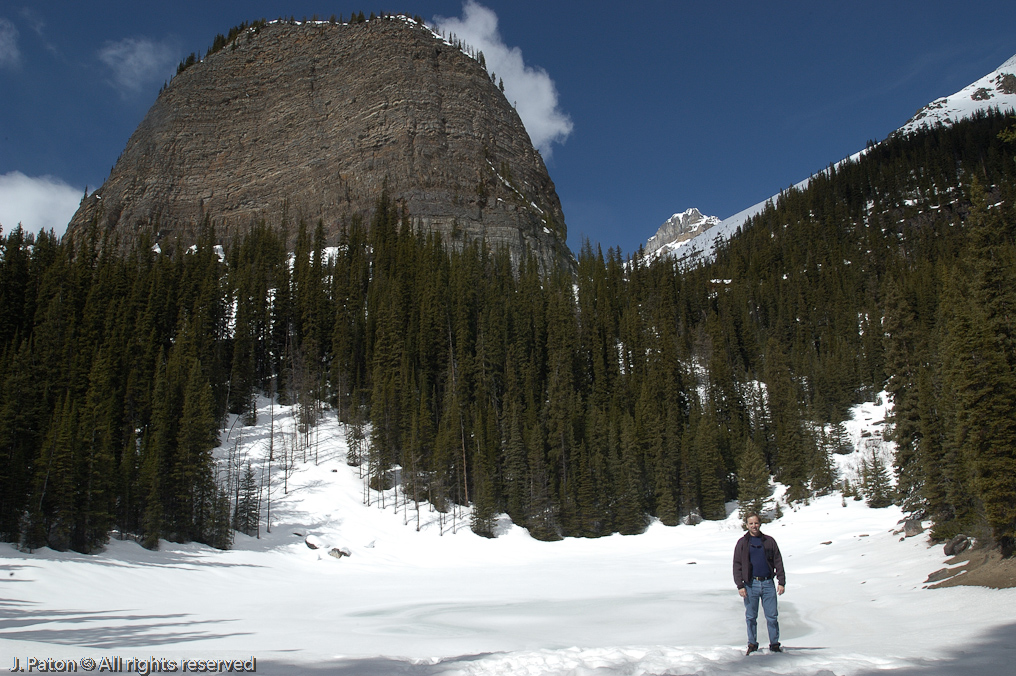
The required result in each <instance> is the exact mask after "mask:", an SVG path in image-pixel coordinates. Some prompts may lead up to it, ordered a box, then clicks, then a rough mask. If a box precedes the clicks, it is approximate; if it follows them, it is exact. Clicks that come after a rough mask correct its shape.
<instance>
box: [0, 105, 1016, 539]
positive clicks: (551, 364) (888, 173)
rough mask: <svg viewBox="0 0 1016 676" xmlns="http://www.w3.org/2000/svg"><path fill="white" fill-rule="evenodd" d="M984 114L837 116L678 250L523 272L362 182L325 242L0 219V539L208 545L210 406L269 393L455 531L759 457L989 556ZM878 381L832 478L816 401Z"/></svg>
mask: <svg viewBox="0 0 1016 676" xmlns="http://www.w3.org/2000/svg"><path fill="white" fill-rule="evenodd" d="M1012 129H1013V119H1012V118H1011V117H1008V116H1006V115H1003V114H1000V113H998V112H997V111H996V112H992V113H987V114H983V115H979V116H977V117H975V118H974V119H971V120H968V121H965V122H961V123H957V124H956V125H954V126H951V127H938V128H935V129H930V130H926V131H923V132H920V133H916V134H911V135H908V136H893V137H890V138H889V139H887V140H885V141H884V142H882V143H878V144H874V143H872V144H869V146H868V148H867V149H866V152H865V153H863V154H862V156H861V157H860V158H859V159H857V160H856V161H846V162H843V163H841V164H839V165H836V166H830V167H829V169H828V170H826V171H825V172H822V173H820V174H819V175H816V176H815V177H813V178H812V180H811V182H810V184H809V185H808V187H807V188H806V189H803V190H794V189H791V190H788V191H787V192H785V193H783V194H782V195H781V196H780V198H779V200H778V201H777V203H776V204H775V205H770V206H769V207H767V208H766V210H765V211H763V212H762V213H761V214H759V215H758V216H756V217H754V218H752V219H751V221H750V222H749V223H748V224H746V226H745V227H744V228H743V229H742V231H740V232H739V233H738V234H737V235H735V236H734V237H733V238H732V239H730V240H729V241H727V242H725V243H723V244H722V245H720V246H719V248H718V250H717V254H716V257H715V259H714V260H713V261H711V262H709V263H706V264H699V265H693V266H688V265H684V264H681V263H679V262H676V261H673V260H658V261H655V262H652V263H651V264H650V263H647V262H646V261H645V259H643V258H642V257H641V256H640V255H635V256H632V257H627V258H626V257H624V256H622V254H621V252H620V251H619V250H614V249H610V250H607V251H606V252H604V251H603V250H602V249H601V248H600V247H599V246H597V245H595V244H593V243H588V242H587V243H586V244H585V245H584V246H583V247H582V250H581V251H580V252H579V254H578V257H577V261H576V265H575V267H574V268H562V269H557V270H553V271H549V272H548V271H541V270H540V269H539V268H538V266H537V265H536V263H535V260H534V259H526V258H522V259H521V260H519V259H513V258H512V256H511V254H510V253H509V252H507V251H502V250H489V249H488V248H487V247H486V246H485V245H484V244H483V242H473V243H460V244H461V245H460V246H455V247H451V248H450V247H448V246H446V244H445V243H443V242H442V241H441V240H440V239H438V238H436V237H435V236H433V235H427V234H423V233H418V232H413V230H412V228H410V227H409V225H408V223H409V222H410V220H409V216H410V215H409V214H408V213H406V212H405V210H404V208H403V207H402V206H401V204H400V203H398V202H396V201H393V200H391V199H389V197H388V195H387V193H383V194H381V195H379V196H378V199H377V205H376V208H375V210H374V213H373V215H372V216H371V217H370V219H369V220H365V221H361V220H356V219H354V220H352V221H351V222H349V223H347V224H346V227H345V230H344V234H343V235H342V238H341V241H339V242H326V241H325V237H324V235H323V227H322V225H321V224H317V225H315V224H313V223H310V224H308V223H305V222H297V223H293V224H290V225H289V226H288V227H286V226H284V227H283V228H282V229H273V228H270V227H268V226H265V225H256V226H253V227H251V228H250V229H249V230H248V231H247V232H245V233H243V234H242V235H239V236H237V237H236V238H234V239H232V240H230V241H220V238H219V237H218V235H217V234H216V231H215V227H214V223H213V222H206V223H205V224H204V226H203V229H202V234H201V236H200V238H199V241H198V242H197V244H196V245H195V246H193V247H189V248H188V247H185V246H183V245H178V246H172V247H170V246H167V245H166V243H165V242H163V243H161V246H162V249H161V250H160V249H158V248H154V247H153V246H152V243H151V242H148V243H142V244H141V245H140V246H138V247H137V248H136V249H134V250H133V251H132V252H131V253H129V254H124V253H122V252H121V250H120V249H119V247H118V246H117V245H116V243H115V242H111V241H109V239H108V235H106V234H104V233H102V232H98V231H97V230H96V229H94V228H93V230H92V231H91V232H90V233H89V234H88V235H87V236H81V237H78V238H76V239H73V240H72V239H71V238H69V237H65V238H62V239H58V238H56V237H54V236H53V235H52V234H51V233H46V232H41V233H39V234H37V235H36V234H31V233H26V232H25V231H23V230H22V229H21V228H20V227H16V228H14V229H11V230H9V231H7V232H0V256H2V257H0V458H2V459H0V539H3V540H6V541H10V542H16V543H19V544H20V546H22V547H24V548H26V549H30V548H34V547H41V546H50V547H53V548H55V549H61V550H63V549H73V550H76V551H80V552H94V551H98V550H100V549H101V547H102V546H103V544H104V543H105V542H107V541H108V539H109V538H110V537H122V538H134V539H136V540H138V541H139V542H141V543H143V544H144V545H145V546H148V547H157V546H158V541H159V539H160V538H163V539H168V540H171V541H196V542H203V543H207V544H210V545H212V546H216V547H228V546H229V545H230V543H231V541H232V533H233V532H234V529H237V530H245V531H246V530H248V529H249V528H250V524H249V514H248V512H247V511H246V508H245V507H244V506H243V504H242V503H243V502H244V501H242V500H240V499H239V495H240V492H239V488H238V486H239V485H240V484H241V483H244V482H247V483H249V481H250V477H249V476H247V477H246V478H245V477H241V476H238V475H239V473H240V468H236V467H230V466H226V465H225V464H224V463H223V462H222V461H221V459H220V458H219V455H220V452H219V451H218V450H216V447H217V444H218V440H219V438H220V432H221V430H222V428H223V425H224V424H225V421H226V420H227V416H228V414H235V415H239V416H241V419H242V421H243V422H244V423H247V424H251V423H253V422H255V419H256V416H257V411H256V399H257V397H258V396H264V395H271V396H275V397H277V398H278V400H279V401H280V402H286V403H294V404H297V405H299V407H300V411H301V417H300V420H301V424H303V425H305V426H312V425H313V424H314V422H315V421H316V420H317V419H319V417H320V416H323V415H335V416H338V418H339V419H340V420H342V421H343V422H345V423H346V424H347V425H348V426H349V429H351V430H354V431H356V432H357V433H358V434H359V435H360V437H361V438H362V439H363V443H362V444H357V445H356V447H355V452H354V453H351V455H350V458H349V462H350V463H352V464H359V465H361V466H362V467H363V468H364V471H365V472H367V473H368V474H369V476H370V481H371V485H373V486H374V487H376V488H378V487H384V486H386V485H387V484H388V482H390V481H391V480H392V477H393V476H395V475H394V473H393V472H392V471H391V470H392V469H393V468H395V467H398V468H400V469H401V471H400V472H399V473H398V477H399V480H400V481H401V484H402V486H401V487H402V490H403V491H404V492H405V493H406V494H407V495H411V496H414V498H415V499H417V500H427V501H430V502H431V503H432V504H433V505H434V506H435V508H436V509H438V510H440V511H443V512H446V511H448V510H450V509H453V508H454V506H455V505H471V506H472V524H471V525H472V528H473V530H474V531H476V532H477V533H479V534H482V535H487V536H493V529H494V523H495V518H496V516H497V515H498V514H501V513H506V514H507V515H508V516H509V517H510V518H511V519H512V521H513V522H515V523H516V524H520V525H523V526H525V527H526V528H528V529H529V530H530V532H531V533H532V535H533V536H534V537H538V538H542V539H557V538H561V537H566V536H578V537H595V536H600V535H606V534H611V533H624V534H632V533H639V532H641V531H642V530H644V529H645V528H646V526H647V525H648V523H649V522H650V520H651V519H654V518H655V519H659V520H660V521H662V522H663V523H664V524H668V525H676V524H678V523H681V522H682V521H683V522H685V523H694V522H696V521H697V520H700V519H717V518H723V517H725V515H726V511H725V509H726V507H725V503H727V502H729V501H731V500H735V499H738V500H740V502H741V504H742V506H743V507H745V506H750V507H751V508H753V509H758V508H760V507H763V506H765V505H766V500H767V498H768V497H769V491H770V477H774V478H775V479H776V480H777V481H779V482H782V483H783V484H785V485H786V486H787V487H788V489H787V499H788V500H789V501H790V502H792V503H793V502H799V501H806V500H808V499H810V497H812V496H814V495H815V494H821V493H825V492H829V491H832V490H842V491H844V493H845V494H846V493H853V492H856V493H858V495H859V496H863V497H865V498H866V499H868V500H869V503H871V504H873V505H875V506H878V505H885V504H888V503H889V502H897V503H898V504H900V505H902V506H903V508H904V509H905V510H906V511H907V512H908V513H910V514H913V515H915V516H920V517H923V518H928V519H932V520H933V521H934V524H935V525H934V531H933V535H934V537H936V538H946V537H949V536H951V535H954V534H956V533H959V532H963V533H966V534H968V535H975V536H977V537H980V538H985V539H987V540H989V541H991V542H994V543H995V544H996V545H998V546H1000V547H1001V548H1002V549H1003V551H1005V552H1006V553H1011V552H1012V550H1013V547H1014V545H1016V162H1014V157H1016V133H1014V132H1013V131H1012ZM290 230H291V231H290ZM287 241H295V247H294V249H295V250H294V251H288V250H287V246H286V242H287ZM883 392H887V393H888V396H890V397H891V398H892V401H893V403H894V414H893V418H892V419H891V420H890V421H889V422H890V425H889V427H888V429H889V432H887V435H889V436H890V438H891V440H892V441H894V442H895V443H896V445H897V453H896V460H895V466H894V467H885V466H882V465H881V464H879V461H878V458H877V457H875V456H874V455H873V456H872V458H871V463H870V465H866V467H865V472H864V477H865V478H864V481H862V482H861V485H857V486H846V485H843V483H842V482H838V480H837V477H836V475H835V472H834V470H833V463H832V459H831V458H832V456H831V454H833V453H836V452H841V451H842V450H843V440H842V434H841V432H842V427H840V426H839V423H840V422H841V421H842V420H844V418H845V417H846V415H847V411H848V409H849V408H850V407H851V406H852V405H854V404H856V403H859V402H862V401H871V400H874V399H875V398H876V397H878V396H879V395H880V393H883ZM355 437H356V435H353V437H351V438H355ZM888 472H894V473H895V477H896V481H895V482H894V484H895V485H892V484H890V483H889V482H888ZM248 474H249V468H248Z"/></svg>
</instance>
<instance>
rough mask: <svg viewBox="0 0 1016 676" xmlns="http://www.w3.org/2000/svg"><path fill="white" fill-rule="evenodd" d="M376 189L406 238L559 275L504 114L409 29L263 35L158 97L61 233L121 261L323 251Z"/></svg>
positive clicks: (559, 216) (545, 222)
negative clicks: (203, 253)
mask: <svg viewBox="0 0 1016 676" xmlns="http://www.w3.org/2000/svg"><path fill="white" fill-rule="evenodd" d="M384 185H387V188H388V193H389V195H390V196H391V197H392V198H393V199H395V200H397V201H399V202H401V203H403V204H404V205H405V207H406V208H407V209H408V212H409V214H410V216H411V219H412V222H413V225H414V227H415V228H416V229H419V230H422V231H436V232H439V233H441V234H442V236H443V237H444V239H445V240H446V242H448V243H450V244H452V245H453V246H461V245H462V244H463V243H465V242H467V241H470V240H478V239H484V240H486V241H487V243H488V244H489V245H490V246H491V247H496V246H507V247H510V249H511V250H512V252H513V255H515V256H516V257H517V256H519V255H521V254H522V253H523V252H524V251H525V250H526V249H527V248H529V249H531V250H533V251H534V252H535V253H536V254H537V256H538V257H539V259H540V260H541V261H542V263H543V264H544V265H545V266H551V265H555V264H558V263H560V262H562V261H565V262H568V261H571V260H572V256H571V253H570V251H569V250H568V248H567V246H566V244H565V239H566V229H565V223H564V215H563V213H562V211H561V204H560V200H559V199H558V197H557V193H556V192H555V190H554V184H553V182H552V181H551V180H550V177H549V176H548V174H547V169H546V167H545V165H544V163H543V160H542V159H541V157H540V155H539V153H537V152H536V150H535V149H534V148H533V146H532V143H531V142H530V139H529V135H528V134H527V133H526V131H525V128H524V127H523V125H522V122H521V120H520V119H519V117H518V114H517V113H516V112H515V110H514V108H512V106H511V105H510V104H509V103H508V101H507V100H506V99H505V97H504V95H503V94H502V93H501V92H500V91H499V90H498V89H497V87H496V86H495V85H494V84H493V83H492V82H491V80H490V77H489V76H488V74H487V73H486V71H485V69H484V67H483V66H481V65H480V64H479V63H478V62H477V61H476V60H475V59H473V58H471V57H469V56H467V55H466V54H464V53H463V52H462V51H461V50H460V49H458V48H456V47H454V46H451V45H449V44H448V43H447V42H445V41H444V40H443V39H441V38H440V37H439V36H436V35H435V34H434V33H432V32H431V31H430V30H429V29H427V28H426V27H424V26H422V25H420V24H417V23H415V22H413V21H412V20H410V19H407V18H404V17H399V18H382V19H378V20H373V21H369V22H367V23H359V24H347V25H344V24H329V23H304V24H289V23H285V22H283V23H272V24H268V25H264V26H261V27H259V28H256V29H250V30H248V31H246V32H244V33H242V34H241V35H240V36H239V37H238V38H237V39H236V40H235V41H234V42H232V43H231V44H228V45H226V47H225V48H224V49H222V50H221V51H219V52H216V53H214V54H211V55H209V56H208V57H206V58H205V59H204V60H203V61H202V62H200V63H197V64H195V65H193V66H191V67H190V68H188V69H186V70H185V71H183V72H182V73H180V74H178V75H177V76H176V77H175V78H174V79H173V80H172V82H170V84H169V86H168V87H167V88H165V89H164V90H163V91H162V93H161V94H160V95H159V97H158V99H157V100H156V102H155V104H154V105H153V106H152V108H151V109H150V110H149V112H148V114H147V115H146V117H145V119H144V120H143V121H142V123H141V125H140V126H139V127H138V129H137V130H136V131H135V132H134V134H133V135H132V136H131V138H130V140H129V141H128V143H127V147H126V149H125V150H124V152H123V154H122V155H121V157H120V159H119V160H118V161H117V163H116V166H115V167H114V168H113V171H112V172H111V174H110V176H109V178H108V179H107V181H106V182H105V184H103V186H102V187H101V188H100V189H99V190H97V191H96V192H95V193H94V194H92V195H91V196H89V197H87V198H85V199H84V200H83V201H82V204H81V206H80V208H79V209H78V212H77V213H76V214H75V216H74V218H73V219H72V220H71V223H70V226H69V228H68V231H69V232H70V233H71V234H72V235H74V234H76V233H79V232H81V231H82V230H83V229H85V228H87V227H88V226H89V224H90V223H93V222H94V223H96V224H97V225H98V227H99V229H100V231H102V230H105V229H112V230H113V231H114V232H115V234H116V235H117V237H118V241H119V243H120V246H121V247H124V248H130V247H132V246H134V245H136V244H137V242H138V238H139V236H140V235H141V234H142V233H146V232H147V233H150V234H151V235H152V238H153V239H154V240H155V241H156V242H162V244H163V246H165V245H167V244H170V245H171V244H173V243H174V242H175V241H176V240H177V238H178V237H179V238H180V239H181V241H183V242H190V241H192V240H193V239H194V237H195V233H196V231H197V228H198V227H199V226H200V225H201V223H202V222H203V220H204V219H205V218H206V217H209V218H210V219H211V221H212V222H213V223H214V224H215V225H216V227H217V232H218V234H219V236H220V237H222V238H227V239H228V238H229V237H230V236H232V235H234V234H235V233H236V232H238V231H240V230H242V229H245V228H247V227H249V226H250V224H252V223H254V222H257V221H259V220H264V221H266V222H267V223H269V224H280V223H282V222H283V221H286V222H287V223H289V224H290V227H291V231H292V230H295V228H294V227H293V226H295V224H296V223H297V222H298V221H299V220H300V219H303V220H304V221H305V222H306V223H307V226H308V228H313V227H314V226H315V225H316V224H317V222H318V220H319V219H320V220H322V221H323V223H324V225H325V230H326V233H327V235H328V239H329V242H330V243H334V242H335V241H336V240H337V239H338V236H339V233H340V231H341V229H342V228H343V227H344V225H345V224H346V223H348V222H349V220H350V219H351V218H352V217H353V215H354V214H359V215H361V216H363V217H365V218H369V216H370V213H371V211H372V209H373V207H374V203H375V200H376V199H377V198H378V196H379V195H380V194H381V191H382V187H383V186H384Z"/></svg>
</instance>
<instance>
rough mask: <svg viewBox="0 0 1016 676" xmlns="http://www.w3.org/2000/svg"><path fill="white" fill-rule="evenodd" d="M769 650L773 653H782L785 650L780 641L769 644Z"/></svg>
mask: <svg viewBox="0 0 1016 676" xmlns="http://www.w3.org/2000/svg"><path fill="white" fill-rule="evenodd" d="M769 652H771V653H781V652H783V648H781V647H780V644H779V643H770V644H769Z"/></svg>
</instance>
